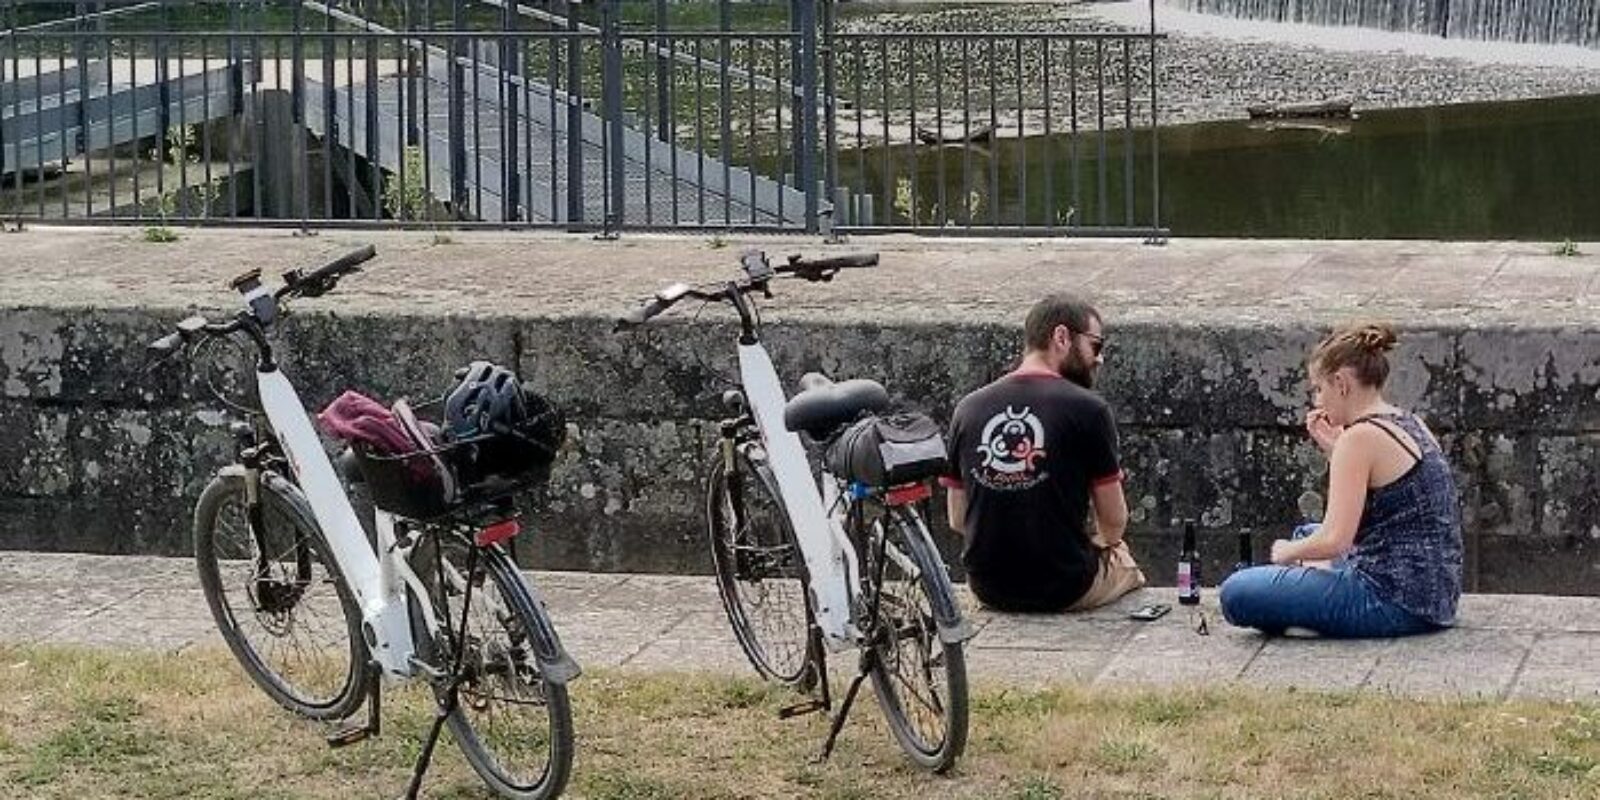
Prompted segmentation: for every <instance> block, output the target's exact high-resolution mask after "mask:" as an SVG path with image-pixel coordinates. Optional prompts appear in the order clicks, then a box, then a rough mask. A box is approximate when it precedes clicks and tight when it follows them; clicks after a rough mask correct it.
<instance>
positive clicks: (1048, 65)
mask: <svg viewBox="0 0 1600 800" xmlns="http://www.w3.org/2000/svg"><path fill="white" fill-rule="evenodd" d="M1039 43H1040V44H1041V45H1043V50H1044V56H1043V58H1042V59H1041V60H1042V61H1043V62H1044V64H1043V69H1042V70H1041V71H1040V72H1041V75H1042V77H1043V83H1044V226H1045V227H1046V228H1054V227H1055V226H1056V141H1055V130H1054V127H1053V126H1052V125H1051V120H1050V114H1051V110H1052V107H1053V106H1054V105H1055V103H1054V100H1055V98H1053V97H1052V96H1051V91H1052V87H1051V85H1050V75H1051V72H1052V71H1053V70H1054V67H1055V63H1054V61H1053V58H1052V55H1053V52H1054V50H1055V40H1054V39H1052V38H1050V37H1048V36H1046V37H1044V38H1043V39H1041V40H1040V42H1039Z"/></svg>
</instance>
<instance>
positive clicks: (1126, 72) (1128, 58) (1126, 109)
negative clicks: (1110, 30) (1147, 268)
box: [1122, 36, 1133, 228]
mask: <svg viewBox="0 0 1600 800" xmlns="http://www.w3.org/2000/svg"><path fill="white" fill-rule="evenodd" d="M1122 131H1123V133H1122V151H1123V152H1122V158H1123V169H1122V177H1123V195H1124V196H1123V204H1124V205H1125V206H1126V210H1127V218H1126V222H1125V223H1124V224H1126V225H1127V226H1128V227H1130V228H1131V227H1133V38H1132V37H1131V36H1125V37H1123V39H1122Z"/></svg>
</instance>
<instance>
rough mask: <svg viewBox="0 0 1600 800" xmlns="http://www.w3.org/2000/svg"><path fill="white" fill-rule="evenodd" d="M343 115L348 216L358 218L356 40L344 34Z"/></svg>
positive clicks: (359, 182)
mask: <svg viewBox="0 0 1600 800" xmlns="http://www.w3.org/2000/svg"><path fill="white" fill-rule="evenodd" d="M344 47H345V49H344V81H345V89H344V115H345V124H346V125H348V126H349V128H350V145H349V146H348V147H346V148H345V150H344V154H345V167H346V169H345V193H346V194H347V195H348V196H349V201H350V218H351V219H360V218H361V216H362V214H361V201H360V195H358V194H357V191H358V190H359V189H360V188H361V171H360V168H359V167H358V166H357V164H356V147H357V145H356V40H355V38H354V37H351V36H346V37H345V41H344Z"/></svg>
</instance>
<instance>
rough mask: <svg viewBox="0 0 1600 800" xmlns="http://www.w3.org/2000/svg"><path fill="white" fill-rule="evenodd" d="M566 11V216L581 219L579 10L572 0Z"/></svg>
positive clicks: (581, 136) (571, 218) (564, 5)
mask: <svg viewBox="0 0 1600 800" xmlns="http://www.w3.org/2000/svg"><path fill="white" fill-rule="evenodd" d="M562 5H563V7H564V8H565V10H566V14H567V220H568V221H569V222H573V223H576V222H581V221H583V217H584V213H583V192H584V188H585V187H584V185H583V72H582V61H583V40H582V39H581V38H579V27H578V11H577V9H576V8H575V7H574V5H573V3H572V2H571V0H566V2H564V3H563V4H562Z"/></svg>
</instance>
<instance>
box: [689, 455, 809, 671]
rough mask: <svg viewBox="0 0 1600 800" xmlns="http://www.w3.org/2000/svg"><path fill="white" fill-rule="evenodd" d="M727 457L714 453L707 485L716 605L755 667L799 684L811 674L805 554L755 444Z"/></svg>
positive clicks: (707, 513)
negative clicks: (730, 458) (730, 460)
mask: <svg viewBox="0 0 1600 800" xmlns="http://www.w3.org/2000/svg"><path fill="white" fill-rule="evenodd" d="M733 464H734V465H733V468H732V469H731V470H730V469H729V467H728V463H727V458H726V457H725V456H724V455H723V454H722V453H718V454H717V457H716V460H715V462H714V463H713V465H712V467H711V474H710V477H709V479H708V482H707V486H706V521H707V528H708V532H709V535H710V537H711V561H712V565H713V567H714V569H715V570H716V576H717V590H718V593H719V594H720V595H721V597H722V608H723V610H724V611H726V612H727V614H728V622H729V624H730V625H732V626H733V635H734V638H736V639H737V640H738V642H739V647H740V649H742V650H743V651H744V654H745V657H746V658H748V659H749V660H750V665H751V666H753V667H755V670H756V672H758V673H760V675H761V676H762V677H763V678H767V679H770V680H775V681H779V682H781V683H786V684H791V685H800V684H802V683H804V682H805V681H806V680H807V679H808V677H809V676H810V675H811V674H812V671H811V670H809V669H808V667H809V666H810V662H811V653H812V649H811V625H810V616H809V609H808V606H807V602H808V601H807V599H806V595H807V581H808V580H809V579H808V577H807V575H806V571H805V559H804V558H802V556H801V553H800V548H799V546H798V545H797V544H796V542H795V536H794V530H793V529H792V528H791V526H790V524H789V516H788V514H787V513H786V512H785V511H784V507H783V503H782V501H781V500H780V497H779V495H778V492H777V490H776V481H775V480H774V478H773V476H772V473H771V470H770V469H769V468H768V467H767V465H766V463H765V461H764V460H763V459H762V458H761V455H760V452H759V450H757V451H756V453H755V454H754V455H752V454H751V452H750V451H747V450H745V449H739V450H737V451H736V452H735V454H734V462H733Z"/></svg>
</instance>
